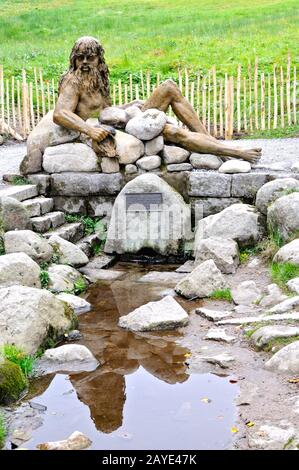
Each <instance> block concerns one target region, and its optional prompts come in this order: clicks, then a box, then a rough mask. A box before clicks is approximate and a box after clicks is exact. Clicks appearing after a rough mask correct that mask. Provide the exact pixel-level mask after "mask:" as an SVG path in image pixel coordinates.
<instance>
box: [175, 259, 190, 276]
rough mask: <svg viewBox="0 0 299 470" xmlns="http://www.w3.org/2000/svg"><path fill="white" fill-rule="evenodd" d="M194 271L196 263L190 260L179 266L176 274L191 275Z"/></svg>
mask: <svg viewBox="0 0 299 470" xmlns="http://www.w3.org/2000/svg"><path fill="white" fill-rule="evenodd" d="M193 269H194V261H193V260H191V259H190V260H188V261H186V262H185V263H184V264H182V265H181V266H179V267H178V268H177V269H176V270H175V272H176V273H191V271H193Z"/></svg>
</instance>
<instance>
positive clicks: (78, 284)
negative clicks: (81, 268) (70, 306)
mask: <svg viewBox="0 0 299 470" xmlns="http://www.w3.org/2000/svg"><path fill="white" fill-rule="evenodd" d="M87 287H88V284H87V282H86V281H85V279H84V278H83V277H80V278H79V279H77V281H75V282H74V287H73V289H72V291H71V292H70V293H71V294H75V295H80V294H82V293H83V292H84V291H85V290H86V289H87Z"/></svg>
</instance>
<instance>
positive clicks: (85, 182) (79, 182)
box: [52, 173, 123, 196]
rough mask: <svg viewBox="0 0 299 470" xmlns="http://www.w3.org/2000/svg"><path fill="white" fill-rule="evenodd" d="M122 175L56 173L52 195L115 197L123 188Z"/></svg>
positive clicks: (53, 177)
mask: <svg viewBox="0 0 299 470" xmlns="http://www.w3.org/2000/svg"><path fill="white" fill-rule="evenodd" d="M122 181H123V179H122V175H121V174H120V173H116V174H115V173H113V174H110V175H109V174H107V173H57V174H56V173H55V174H53V175H52V194H53V195H55V196H92V195H96V196H100V195H104V196H109V195H111V196H113V195H115V194H117V193H118V192H119V191H120V189H121V187H122Z"/></svg>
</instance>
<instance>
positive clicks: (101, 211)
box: [87, 196, 114, 218]
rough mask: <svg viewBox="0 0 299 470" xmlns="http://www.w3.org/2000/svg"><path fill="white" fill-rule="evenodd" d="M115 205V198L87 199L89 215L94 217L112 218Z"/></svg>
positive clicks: (93, 197) (99, 197)
mask: <svg viewBox="0 0 299 470" xmlns="http://www.w3.org/2000/svg"><path fill="white" fill-rule="evenodd" d="M113 204H114V197H113V196H90V197H88V198H87V213H88V215H91V216H92V217H94V216H98V217H108V218H110V216H111V213H112V208H113Z"/></svg>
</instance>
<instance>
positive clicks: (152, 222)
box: [104, 173, 191, 255]
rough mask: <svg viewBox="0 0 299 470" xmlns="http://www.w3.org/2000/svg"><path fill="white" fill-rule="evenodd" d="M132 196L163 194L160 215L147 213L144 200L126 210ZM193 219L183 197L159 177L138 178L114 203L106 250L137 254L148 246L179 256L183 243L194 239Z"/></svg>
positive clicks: (151, 175) (154, 212) (161, 252)
mask: <svg viewBox="0 0 299 470" xmlns="http://www.w3.org/2000/svg"><path fill="white" fill-rule="evenodd" d="M131 193H135V194H136V193H146V194H149V193H161V195H162V204H160V207H158V208H157V209H160V212H157V211H146V210H144V209H143V206H142V200H140V204H135V205H131V206H130V207H129V208H127V207H126V203H127V195H128V194H131ZM136 201H137V202H138V199H136ZM134 208H135V209H136V210H134ZM190 217H191V214H190V207H189V206H188V205H187V204H186V203H185V202H184V200H183V198H182V196H181V195H180V194H179V193H178V192H177V191H176V190H175V189H174V188H172V187H171V186H170V185H169V184H167V183H166V182H165V181H164V180H162V179H161V178H159V176H157V175H155V174H153V173H145V174H143V175H140V176H137V178H135V179H133V180H132V181H130V182H129V183H127V184H126V186H125V187H124V188H123V189H122V191H121V192H120V194H119V195H118V196H117V198H116V200H115V203H114V206H113V211H112V215H111V221H110V225H109V228H108V234H107V241H106V245H105V249H104V251H105V252H106V253H114V252H115V253H137V252H138V251H139V250H141V249H142V248H143V247H146V248H152V249H153V250H155V251H156V252H157V253H160V254H163V255H167V254H177V253H178V252H179V251H180V247H181V244H182V242H183V241H184V240H186V239H189V238H190V236H191V232H190V227H191V224H190Z"/></svg>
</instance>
